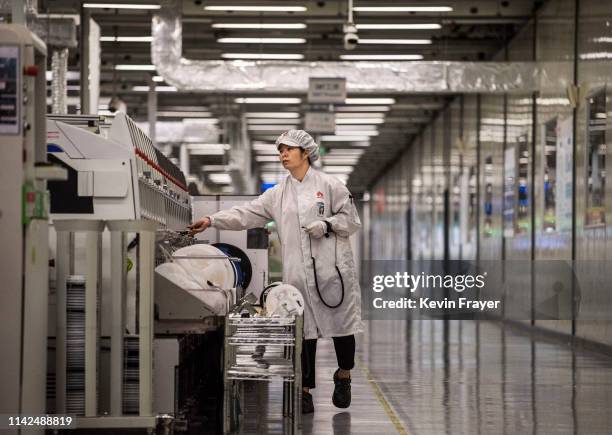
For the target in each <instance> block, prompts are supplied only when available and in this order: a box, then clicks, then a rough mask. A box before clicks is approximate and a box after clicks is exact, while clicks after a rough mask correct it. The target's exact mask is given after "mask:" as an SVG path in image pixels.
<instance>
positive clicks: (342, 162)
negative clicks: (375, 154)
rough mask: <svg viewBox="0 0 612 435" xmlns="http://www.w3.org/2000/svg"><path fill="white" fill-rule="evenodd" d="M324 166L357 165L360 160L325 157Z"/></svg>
mask: <svg viewBox="0 0 612 435" xmlns="http://www.w3.org/2000/svg"><path fill="white" fill-rule="evenodd" d="M322 160H323V164H324V165H356V164H357V163H358V162H359V158H347V157H334V158H329V157H323V159H322Z"/></svg>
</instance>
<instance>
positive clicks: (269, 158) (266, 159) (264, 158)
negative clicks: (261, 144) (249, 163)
mask: <svg viewBox="0 0 612 435" xmlns="http://www.w3.org/2000/svg"><path fill="white" fill-rule="evenodd" d="M255 161H256V162H278V153H276V155H275V156H262V155H257V156H255Z"/></svg>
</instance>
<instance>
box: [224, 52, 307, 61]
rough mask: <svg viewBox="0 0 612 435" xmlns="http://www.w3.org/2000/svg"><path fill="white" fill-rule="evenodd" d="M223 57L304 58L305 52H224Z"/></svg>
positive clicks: (251, 58) (257, 58) (253, 58)
mask: <svg viewBox="0 0 612 435" xmlns="http://www.w3.org/2000/svg"><path fill="white" fill-rule="evenodd" d="M221 57H222V58H223V59H248V60H259V59H270V60H300V59H304V55H303V54H297V53H293V54H291V53H286V54H284V53H267V54H265V53H222V54H221Z"/></svg>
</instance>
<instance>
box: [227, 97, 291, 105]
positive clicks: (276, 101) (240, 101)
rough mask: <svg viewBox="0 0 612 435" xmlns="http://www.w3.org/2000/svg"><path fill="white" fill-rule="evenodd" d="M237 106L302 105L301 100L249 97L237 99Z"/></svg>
mask: <svg viewBox="0 0 612 435" xmlns="http://www.w3.org/2000/svg"><path fill="white" fill-rule="evenodd" d="M234 101H235V102H236V103H237V104H300V103H301V102H302V99H301V98H265V97H249V98H236V99H235V100H234Z"/></svg>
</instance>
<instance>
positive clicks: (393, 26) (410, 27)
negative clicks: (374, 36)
mask: <svg viewBox="0 0 612 435" xmlns="http://www.w3.org/2000/svg"><path fill="white" fill-rule="evenodd" d="M356 26H357V30H432V29H441V28H442V26H441V25H440V24H437V23H428V24H417V23H404V24H356Z"/></svg>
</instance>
